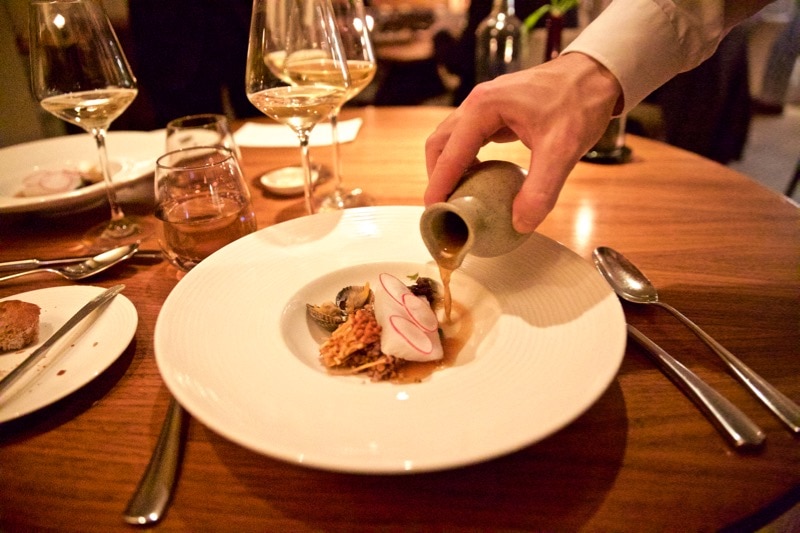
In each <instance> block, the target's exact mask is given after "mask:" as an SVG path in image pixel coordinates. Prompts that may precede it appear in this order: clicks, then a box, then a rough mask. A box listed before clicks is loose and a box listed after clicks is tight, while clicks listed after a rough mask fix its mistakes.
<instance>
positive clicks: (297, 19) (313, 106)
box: [245, 0, 350, 214]
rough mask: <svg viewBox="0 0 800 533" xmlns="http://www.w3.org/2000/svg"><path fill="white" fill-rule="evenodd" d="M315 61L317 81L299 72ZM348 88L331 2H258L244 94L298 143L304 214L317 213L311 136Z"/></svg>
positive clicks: (305, 73)
mask: <svg viewBox="0 0 800 533" xmlns="http://www.w3.org/2000/svg"><path fill="white" fill-rule="evenodd" d="M310 58H312V59H314V61H316V62H317V64H319V65H322V67H323V68H316V69H315V71H314V72H315V73H314V79H313V80H310V79H309V80H307V81H306V83H304V84H303V85H295V84H292V83H294V82H295V80H297V79H300V78H303V77H305V76H307V71H306V70H304V69H301V68H295V67H296V65H301V66H302V65H303V64H304V63H305V61H306V60H308V59H310ZM349 86H350V75H349V71H348V70H347V62H346V59H345V56H344V54H343V52H342V48H341V42H340V37H339V33H338V31H337V29H336V20H335V18H334V15H333V12H332V10H331V6H330V3H329V2H328V0H254V2H253V12H252V19H251V23H250V41H249V46H248V51H247V69H246V73H245V90H246V91H247V98H248V99H249V100H250V102H251V103H252V104H253V105H254V106H255V107H256V108H257V109H258V110H259V111H261V112H262V113H264V114H265V115H267V116H269V117H271V118H272V119H274V120H276V121H278V122H280V123H282V124H285V125H287V126H289V127H290V128H291V129H292V130H293V131H294V132H295V134H296V135H297V138H298V141H299V143H300V156H301V157H300V159H301V163H302V167H303V177H304V195H305V204H306V211H307V213H308V214H313V213H314V212H315V211H316V205H315V202H314V198H313V184H312V180H311V165H310V161H309V154H308V137H309V134H310V133H311V131H312V130H313V128H314V126H315V125H317V124H318V123H319V122H320V121H322V120H323V119H325V118H326V117H328V116H329V115H330V114H331V112H332V111H333V110H334V109H336V108H337V107H338V106H341V105H342V103H343V102H344V101H345V98H346V91H347V89H348V87H349Z"/></svg>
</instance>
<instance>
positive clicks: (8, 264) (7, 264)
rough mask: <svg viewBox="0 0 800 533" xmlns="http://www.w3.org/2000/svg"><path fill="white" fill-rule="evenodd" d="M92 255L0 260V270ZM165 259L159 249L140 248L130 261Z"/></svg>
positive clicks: (61, 262)
mask: <svg viewBox="0 0 800 533" xmlns="http://www.w3.org/2000/svg"><path fill="white" fill-rule="evenodd" d="M92 257H93V256H91V255H82V256H79V257H61V258H58V259H20V260H18V261H3V262H0V271H3V270H20V269H32V268H40V267H48V266H56V265H69V264H72V263H80V262H81V261H86V260H88V259H91V258H92ZM162 259H163V256H162V255H161V252H160V251H158V250H138V251H137V252H136V253H135V254H134V255H133V257H131V259H129V261H136V260H138V261H139V262H151V261H152V262H159V261H161V260H162Z"/></svg>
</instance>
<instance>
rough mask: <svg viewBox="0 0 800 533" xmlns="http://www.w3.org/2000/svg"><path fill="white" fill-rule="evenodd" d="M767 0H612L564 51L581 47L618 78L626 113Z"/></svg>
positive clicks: (619, 109)
mask: <svg viewBox="0 0 800 533" xmlns="http://www.w3.org/2000/svg"><path fill="white" fill-rule="evenodd" d="M767 3H769V0H750V1H745V0H727V1H723V0H688V1H680V0H676V1H668V0H614V1H613V2H611V4H610V5H609V6H608V7H607V8H606V9H605V10H604V11H603V12H602V13H601V14H600V16H598V17H597V19H596V20H595V21H594V22H593V23H592V24H590V25H589V26H588V27H587V28H586V29H585V30H584V31H583V32H582V33H581V34H580V35H579V36H578V38H577V39H575V41H573V43H572V44H570V45H569V46H568V47H567V48H566V49H565V50H564V54H568V53H572V52H581V53H583V54H586V55H588V56H590V57H592V58H594V59H595V60H597V61H598V62H600V63H601V64H602V65H604V66H605V67H606V68H607V69H608V70H609V71H610V72H611V73H612V74H613V75H614V76H615V77H616V78H617V79H618V80H619V82H620V85H621V86H622V90H623V97H622V99H621V100H620V102H618V105H617V107H616V109H615V113H616V114H620V113H624V112H627V111H629V110H630V109H632V108H633V107H634V106H635V105H636V104H638V103H639V102H641V101H642V100H643V99H644V98H645V97H646V96H647V95H648V94H650V93H651V92H652V91H654V90H655V89H657V88H658V87H660V86H661V85H663V84H664V83H665V82H667V81H668V80H669V79H671V78H672V77H673V76H675V75H676V74H679V73H681V72H685V71H687V70H690V69H692V68H694V67H696V66H697V65H699V64H700V63H702V62H703V61H704V60H705V59H707V58H708V57H710V56H711V55H712V54H713V53H714V51H715V50H716V49H717V46H718V45H719V43H720V41H721V40H722V39H723V37H724V36H725V35H726V34H727V32H728V31H729V30H730V28H732V27H733V26H735V25H736V24H738V23H740V22H741V21H743V20H744V19H746V18H747V17H748V16H750V15H752V14H754V13H756V12H757V11H758V10H759V9H760V8H761V7H763V6H764V5H766V4H767Z"/></svg>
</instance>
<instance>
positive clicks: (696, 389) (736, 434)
mask: <svg viewBox="0 0 800 533" xmlns="http://www.w3.org/2000/svg"><path fill="white" fill-rule="evenodd" d="M628 334H629V335H630V336H631V337H633V338H634V339H635V340H636V342H638V343H639V344H641V345H642V346H643V347H645V348H646V349H647V350H649V352H650V354H651V355H652V356H653V359H654V360H655V361H656V363H657V364H658V365H659V367H661V370H662V371H663V372H664V373H665V374H666V375H667V376H668V377H669V378H670V379H672V380H673V382H675V384H676V385H678V387H679V388H680V389H681V390H683V392H684V393H686V395H687V396H688V397H689V398H690V399H691V400H692V401H693V402H694V403H695V404H696V405H697V406H698V407H699V408H700V410H701V411H702V412H703V414H705V415H706V418H708V419H709V420H710V421H711V423H712V424H714V426H715V427H716V428H717V429H718V430H719V432H720V433H722V435H723V436H724V437H725V438H726V439H728V441H729V442H730V443H731V444H732V445H733V447H734V448H737V449H747V448H754V447H756V446H760V445H761V444H762V443H763V442H764V439H765V438H766V435H765V434H764V431H762V429H761V428H760V427H758V426H757V425H756V424H755V422H753V421H752V420H750V418H748V416H747V415H746V414H744V413H743V412H742V411H741V410H740V409H739V408H738V407H736V406H735V405H733V404H732V403H731V402H730V400H728V399H727V398H725V397H724V396H723V395H722V394H720V393H719V392H717V391H716V389H714V388H712V387H711V386H710V385H708V384H707V383H706V382H705V381H703V380H701V379H700V378H699V377H697V374H695V373H694V372H692V371H691V370H689V369H688V368H686V367H685V366H683V365H682V364H681V363H680V361H677V360H676V359H675V358H673V357H672V356H671V355H670V354H669V353H667V352H666V351H665V350H664V349H663V348H661V347H660V346H659V345H658V344H656V343H655V342H653V341H652V340H650V338H649V337H647V336H646V335H645V334H644V333H642V332H641V331H639V330H638V329H636V328H635V327H633V326H631V325H630V324H628Z"/></svg>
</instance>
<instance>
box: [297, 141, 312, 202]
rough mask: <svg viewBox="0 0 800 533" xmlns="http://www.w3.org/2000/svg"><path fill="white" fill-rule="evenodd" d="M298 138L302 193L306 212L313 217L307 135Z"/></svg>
mask: <svg viewBox="0 0 800 533" xmlns="http://www.w3.org/2000/svg"><path fill="white" fill-rule="evenodd" d="M298 137H299V138H300V161H301V162H302V164H303V192H304V194H305V199H306V211H307V212H308V214H309V215H313V214H314V202H313V198H312V196H313V193H314V190H313V184H312V181H311V161H310V159H309V153H308V133H307V132H301V133H298Z"/></svg>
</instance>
